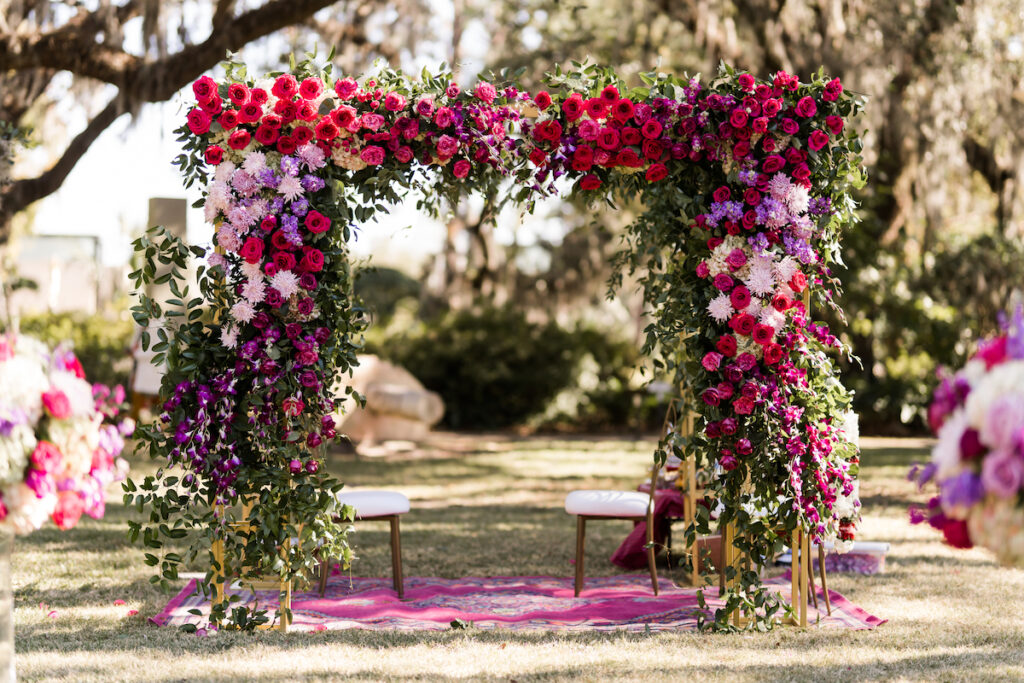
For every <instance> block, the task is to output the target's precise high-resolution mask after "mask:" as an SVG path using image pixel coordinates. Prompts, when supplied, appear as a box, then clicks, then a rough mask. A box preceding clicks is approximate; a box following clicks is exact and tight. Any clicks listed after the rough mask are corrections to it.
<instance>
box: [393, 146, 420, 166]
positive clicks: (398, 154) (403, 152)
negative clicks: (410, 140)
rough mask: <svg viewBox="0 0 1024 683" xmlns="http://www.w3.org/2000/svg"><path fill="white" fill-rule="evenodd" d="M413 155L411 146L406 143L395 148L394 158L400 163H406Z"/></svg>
mask: <svg viewBox="0 0 1024 683" xmlns="http://www.w3.org/2000/svg"><path fill="white" fill-rule="evenodd" d="M413 156H415V155H414V154H413V153H412V148H411V147H409V146H407V145H402V146H401V147H399V148H398V149H396V150H395V159H398V161H399V162H400V163H403V164H407V163H409V162H410V161H412V159H413Z"/></svg>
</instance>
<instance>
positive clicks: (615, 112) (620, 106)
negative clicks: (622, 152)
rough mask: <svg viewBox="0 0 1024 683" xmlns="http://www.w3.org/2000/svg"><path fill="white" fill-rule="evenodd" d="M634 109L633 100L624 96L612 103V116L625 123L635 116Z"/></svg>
mask: <svg viewBox="0 0 1024 683" xmlns="http://www.w3.org/2000/svg"><path fill="white" fill-rule="evenodd" d="M633 111H634V107H633V102H632V101H631V100H628V99H625V98H623V99H621V100H618V101H617V102H616V103H615V104H613V105H612V118H614V119H615V120H616V121H621V122H622V123H625V122H626V121H629V120H630V119H631V118H633ZM630 144H633V143H630Z"/></svg>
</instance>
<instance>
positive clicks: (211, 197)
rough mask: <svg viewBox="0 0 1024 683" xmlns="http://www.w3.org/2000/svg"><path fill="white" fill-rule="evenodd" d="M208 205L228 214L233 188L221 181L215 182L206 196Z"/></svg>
mask: <svg viewBox="0 0 1024 683" xmlns="http://www.w3.org/2000/svg"><path fill="white" fill-rule="evenodd" d="M206 205H207V206H213V207H214V208H215V209H217V210H218V211H225V212H226V211H227V210H228V209H229V208H230V207H231V188H230V187H228V184H227V183H225V182H223V181H220V180H216V181H214V182H213V183H212V184H211V185H210V191H209V192H208V193H207V195H206Z"/></svg>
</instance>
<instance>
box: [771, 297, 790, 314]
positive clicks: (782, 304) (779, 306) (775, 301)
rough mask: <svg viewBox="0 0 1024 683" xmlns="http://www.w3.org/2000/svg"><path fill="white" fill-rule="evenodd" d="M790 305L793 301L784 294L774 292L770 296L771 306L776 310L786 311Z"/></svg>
mask: <svg viewBox="0 0 1024 683" xmlns="http://www.w3.org/2000/svg"><path fill="white" fill-rule="evenodd" d="M792 305H793V302H792V301H790V300H789V297H788V296H786V295H785V294H776V295H775V296H773V297H772V308H774V309H775V310H776V311H786V310H788V309H789V307H790V306H792Z"/></svg>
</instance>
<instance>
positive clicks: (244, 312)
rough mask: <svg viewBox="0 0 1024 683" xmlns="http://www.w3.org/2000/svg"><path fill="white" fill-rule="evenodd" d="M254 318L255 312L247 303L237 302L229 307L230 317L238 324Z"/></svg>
mask: <svg viewBox="0 0 1024 683" xmlns="http://www.w3.org/2000/svg"><path fill="white" fill-rule="evenodd" d="M255 316H256V311H255V310H253V307H252V306H251V305H250V304H249V302H248V301H239V302H238V303H237V304H235V305H234V306H232V307H231V317H232V318H234V319H235V320H237V321H238V322H240V323H247V322H249V321H250V320H252V319H253V318H254V317H255Z"/></svg>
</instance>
